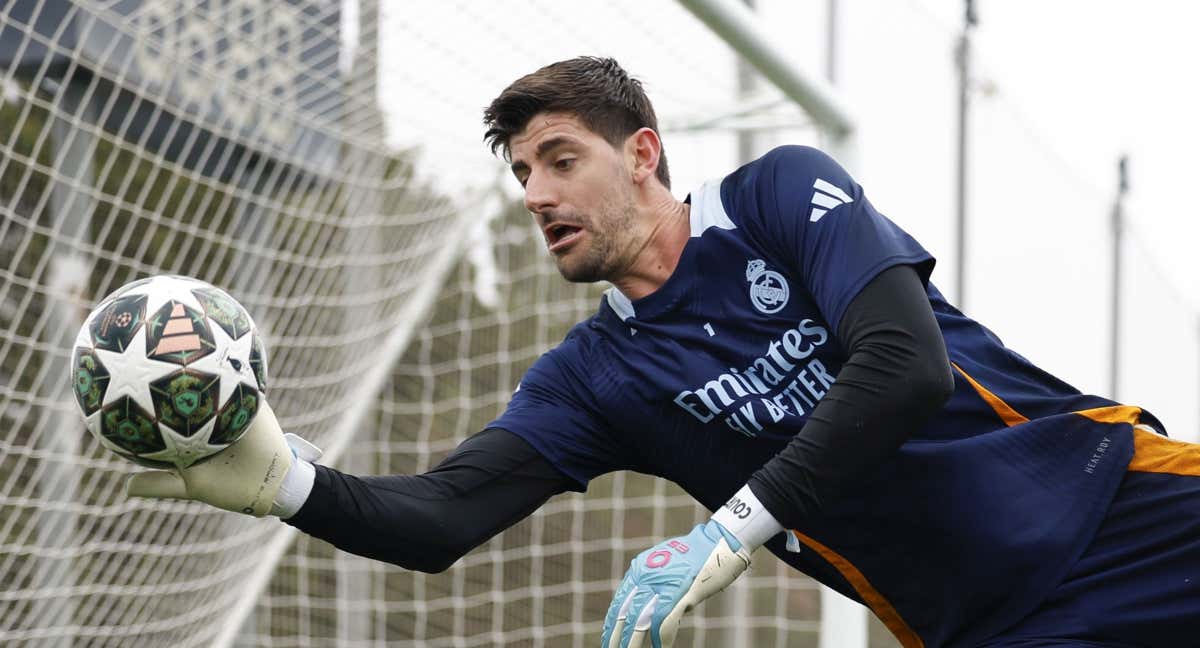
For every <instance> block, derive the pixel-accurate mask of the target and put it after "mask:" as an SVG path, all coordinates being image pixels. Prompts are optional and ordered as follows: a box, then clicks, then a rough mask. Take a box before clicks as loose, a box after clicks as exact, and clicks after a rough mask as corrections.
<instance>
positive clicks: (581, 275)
mask: <svg viewBox="0 0 1200 648" xmlns="http://www.w3.org/2000/svg"><path fill="white" fill-rule="evenodd" d="M555 264H556V265H557V266H558V274H560V275H562V278H563V279H566V280H567V281H569V282H571V283H595V282H597V281H601V280H603V279H604V278H605V272H604V269H603V268H602V267H601V266H600V264H598V263H570V262H567V261H566V260H565V259H561V258H560V259H556V260H555Z"/></svg>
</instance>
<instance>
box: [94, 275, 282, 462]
mask: <svg viewBox="0 0 1200 648" xmlns="http://www.w3.org/2000/svg"><path fill="white" fill-rule="evenodd" d="M71 367H72V370H71V383H72V391H74V392H75V401H76V402H77V403H78V404H79V409H80V411H82V413H83V417H84V420H85V421H86V422H87V428H88V431H89V432H91V433H92V436H94V437H96V439H97V440H98V441H99V442H100V443H101V445H103V446H104V447H106V448H108V449H109V450H112V451H113V452H115V453H117V454H119V455H121V456H122V457H125V458H126V459H130V460H132V461H135V462H137V463H139V464H142V465H145V466H150V467H153V468H173V467H177V468H186V467H188V466H190V465H192V464H194V463H196V462H198V461H204V460H205V459H207V458H208V457H211V456H212V455H213V454H216V453H217V452H220V451H221V450H223V449H225V448H226V447H228V446H229V445H230V444H231V443H233V442H235V441H237V440H238V439H239V438H241V436H242V434H243V433H244V432H245V431H246V429H247V428H248V427H249V426H250V422H251V421H253V420H254V415H255V414H257V413H258V408H259V404H260V403H261V402H262V399H263V394H264V390H265V389H266V383H267V357H266V355H265V354H264V353H263V346H262V339H261V337H260V336H259V334H258V329H256V328H255V326H254V322H253V320H251V319H250V315H249V314H247V313H246V309H244V308H242V305H241V304H239V303H237V302H236V301H234V299H233V298H232V297H230V296H229V295H228V294H226V293H225V291H223V290H221V289H219V288H215V287H213V286H211V285H209V284H207V283H204V282H203V281H198V280H196V279H190V278H188V277H178V276H158V277H149V278H146V279H141V280H139V281H135V282H133V283H130V284H127V285H125V286H123V287H121V288H120V289H118V290H117V291H116V292H114V293H113V294H111V295H109V296H108V297H105V298H104V300H103V301H101V302H100V304H99V305H97V306H96V308H95V309H94V310H93V311H92V313H91V314H90V315H89V316H88V318H87V320H86V321H85V322H84V323H83V328H81V329H80V330H79V335H78V336H76V338H75V347H74V351H73V353H72V354H71Z"/></svg>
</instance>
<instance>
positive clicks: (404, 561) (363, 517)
mask: <svg viewBox="0 0 1200 648" xmlns="http://www.w3.org/2000/svg"><path fill="white" fill-rule="evenodd" d="M315 469H316V474H315V478H314V480H313V485H312V491H311V493H309V496H308V499H307V500H305V502H304V505H303V506H302V507H301V508H300V510H299V511H297V512H296V514H295V515H293V516H292V517H290V518H288V519H286V520H284V521H285V522H287V523H288V524H290V525H292V526H294V527H296V528H297V529H300V530H301V531H304V532H305V533H307V534H309V535H312V536H315V537H317V538H321V539H322V540H325V541H327V542H329V543H330V544H333V545H334V546H336V547H338V548H339V549H342V550H344V551H348V552H350V553H354V554H358V555H361V556H366V557H368V558H373V559H376V560H383V561H387V562H390V563H393V564H395V565H399V566H400V567H404V568H405V569H414V570H417V571H422V572H428V573H437V572H441V571H444V570H446V569H447V568H448V567H450V565H452V564H454V562H455V561H456V560H458V559H459V558H460V557H462V556H463V555H464V554H466V553H467V552H468V551H470V550H472V549H474V548H475V547H477V546H479V545H480V544H482V543H483V542H485V541H487V540H488V539H489V538H491V537H492V536H494V535H496V534H497V533H499V532H501V531H503V530H504V529H507V528H508V527H510V526H512V525H513V524H515V523H517V522H518V521H520V520H521V519H523V518H525V517H526V516H528V515H529V514H530V513H532V512H533V511H534V510H536V509H537V508H538V507H540V506H541V505H542V504H544V503H545V502H546V500H548V499H550V497H552V496H554V495H557V494H558V493H562V492H564V491H566V490H577V489H578V486H577V485H576V484H575V483H574V482H573V481H572V480H571V479H569V478H568V477H566V476H565V475H564V474H563V473H561V472H559V470H558V469H556V468H555V467H554V466H553V465H551V463H550V462H549V461H548V460H547V459H546V458H545V457H543V456H542V454H541V453H539V452H538V451H537V450H535V449H534V448H533V446H531V445H529V443H528V442H526V441H525V440H524V439H522V438H521V437H519V436H517V435H516V434H513V433H511V432H509V431H507V430H503V429H500V428H488V429H486V430H484V431H482V432H480V433H478V434H476V435H475V436H472V437H470V438H469V439H467V440H466V441H464V442H462V444H460V445H459V446H458V447H457V448H455V450H454V451H453V452H452V453H450V455H449V456H448V457H446V459H445V460H443V461H442V462H441V463H440V464H438V466H437V467H436V468H434V469H433V470H430V471H429V472H427V473H424V474H421V475H394V476H383V477H355V476H353V475H347V474H345V473H342V472H339V471H337V470H334V469H332V468H328V467H325V466H319V465H318V466H315Z"/></svg>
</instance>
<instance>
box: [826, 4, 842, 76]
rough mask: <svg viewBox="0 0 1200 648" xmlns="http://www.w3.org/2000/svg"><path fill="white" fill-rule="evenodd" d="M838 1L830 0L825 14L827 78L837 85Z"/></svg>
mask: <svg viewBox="0 0 1200 648" xmlns="http://www.w3.org/2000/svg"><path fill="white" fill-rule="evenodd" d="M838 4H839V3H838V0H829V2H828V4H826V12H825V36H826V38H825V78H826V79H828V80H829V84H830V85H837V66H838V55H837V48H838Z"/></svg>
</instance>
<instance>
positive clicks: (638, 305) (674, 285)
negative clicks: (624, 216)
mask: <svg viewBox="0 0 1200 648" xmlns="http://www.w3.org/2000/svg"><path fill="white" fill-rule="evenodd" d="M684 202H686V203H689V204H691V206H692V208H691V210H690V211H689V212H688V221H689V225H690V226H691V237H690V238H689V239H688V241H687V243H685V244H684V246H683V252H682V253H681V254H680V255H679V263H678V264H677V265H676V266H675V271H674V272H672V273H671V276H670V277H667V280H666V281H665V282H664V283H663V285H662V286H660V287H659V288H658V290H655V291H654V292H652V293H650V294H649V295H646V296H645V297H642V298H641V299H637V300H631V299H629V298H628V297H626V296H625V294H624V293H622V292H621V291H620V290H617V288H616V286H610V287H609V288H608V290H605V291H604V296H605V301H606V302H607V303H608V306H609V308H611V309H612V311H613V313H614V314H616V316H617V317H618V318H620V320H621V321H622V322H625V321H627V320H629V319H630V318H634V319H641V320H649V319H651V318H654V317H656V316H658V315H661V314H662V313H665V312H667V311H669V310H671V309H672V308H673V307H674V306H675V305H676V304H678V303H679V301H680V299H681V298H682V297H683V296H684V295H685V294H686V293H687V291H688V288H689V287H690V286H691V283H692V281H694V278H695V276H696V272H697V268H696V263H695V257H696V248H697V247H698V245H697V244H696V243H697V241H698V239H699V238H700V237H701V235H703V234H704V232H705V231H707V230H708V229H709V228H712V227H716V228H719V229H724V230H731V229H737V225H735V224H734V222H733V220H731V219H730V218H729V214H727V213H726V212H725V205H724V204H722V202H721V181H720V180H710V181H708V182H705V183H704V184H703V185H701V186H700V188H699V189H697V190H695V191H693V192H692V193H690V194H688V197H687V198H686V199H684Z"/></svg>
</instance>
